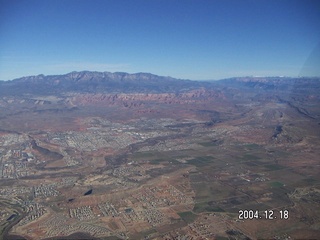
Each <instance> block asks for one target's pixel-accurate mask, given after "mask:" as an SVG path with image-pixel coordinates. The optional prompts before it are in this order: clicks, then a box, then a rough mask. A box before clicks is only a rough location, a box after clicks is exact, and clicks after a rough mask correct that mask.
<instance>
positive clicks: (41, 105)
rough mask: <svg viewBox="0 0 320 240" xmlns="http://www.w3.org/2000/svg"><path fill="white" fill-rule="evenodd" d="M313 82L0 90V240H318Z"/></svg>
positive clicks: (40, 83) (78, 81)
mask: <svg viewBox="0 0 320 240" xmlns="http://www.w3.org/2000/svg"><path fill="white" fill-rule="evenodd" d="M319 204H320V79H319V78H286V77H270V78H262V77H247V78H232V79H225V80H221V81H212V82H210V81H207V82H200V81H198V82H197V81H188V80H178V79H173V78H170V77H159V76H156V75H152V74H147V73H139V74H127V73H108V72H104V73H101V72H72V73H69V74H66V75H56V76H44V75H39V76H33V77H23V78H20V79H16V80H12V81H5V82H4V81H3V82H0V234H1V237H2V239H36V240H37V239H108V240H112V239H159V240H160V239H161V240H169V239H188V240H189V239H190V240H191V239H197V240H198V239H199V240H200V239H220V240H221V239H317V238H319V236H320V208H319Z"/></svg>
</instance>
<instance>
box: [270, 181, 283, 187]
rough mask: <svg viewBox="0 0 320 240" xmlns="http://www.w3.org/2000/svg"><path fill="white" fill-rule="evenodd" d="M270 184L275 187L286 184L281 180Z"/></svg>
mask: <svg viewBox="0 0 320 240" xmlns="http://www.w3.org/2000/svg"><path fill="white" fill-rule="evenodd" d="M270 186H271V187H274V188H278V187H283V186H284V184H283V183H281V182H271V183H270Z"/></svg>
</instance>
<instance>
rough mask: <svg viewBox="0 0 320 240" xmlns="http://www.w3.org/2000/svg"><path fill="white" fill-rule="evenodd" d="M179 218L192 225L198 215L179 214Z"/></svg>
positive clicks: (189, 213)
mask: <svg viewBox="0 0 320 240" xmlns="http://www.w3.org/2000/svg"><path fill="white" fill-rule="evenodd" d="M178 214H179V216H180V217H181V218H182V220H183V221H185V222H186V223H192V222H193V221H194V220H195V219H196V217H197V215H195V214H193V213H192V212H190V211H189V212H180V213H178Z"/></svg>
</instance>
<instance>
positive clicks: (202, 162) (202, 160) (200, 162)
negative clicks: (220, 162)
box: [188, 156, 215, 167]
mask: <svg viewBox="0 0 320 240" xmlns="http://www.w3.org/2000/svg"><path fill="white" fill-rule="evenodd" d="M213 159H215V158H214V157H211V156H205V157H197V158H194V159H191V160H189V161H188V163H189V164H192V165H194V166H196V167H205V166H207V164H208V163H210V162H212V160H213Z"/></svg>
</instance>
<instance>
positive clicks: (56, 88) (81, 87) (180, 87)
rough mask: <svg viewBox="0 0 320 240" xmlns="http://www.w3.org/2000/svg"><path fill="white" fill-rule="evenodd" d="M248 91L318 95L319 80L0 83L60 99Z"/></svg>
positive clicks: (82, 75) (147, 77)
mask: <svg viewBox="0 0 320 240" xmlns="http://www.w3.org/2000/svg"><path fill="white" fill-rule="evenodd" d="M226 87H227V88H231V89H234V88H249V89H257V90H258V89H264V90H291V91H292V90H293V88H294V89H296V90H299V91H300V90H301V89H304V88H308V90H310V91H312V92H315V93H316V92H318V93H319V92H320V78H303V77H301V78H288V77H240V78H230V79H224V80H220V81H191V80H181V79H175V78H171V77H163V76H157V75H154V74H151V73H135V74H129V73H123V72H115V73H111V72H91V71H82V72H71V73H68V74H64V75H48V76H45V75H37V76H28V77H22V78H18V79H14V80H11V81H0V95H1V96H6V95H17V94H18V95H25V94H35V95H60V94H61V93H66V92H81V93H181V92H188V91H190V90H194V89H199V88H205V89H217V88H226Z"/></svg>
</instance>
